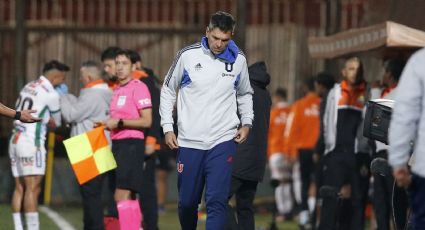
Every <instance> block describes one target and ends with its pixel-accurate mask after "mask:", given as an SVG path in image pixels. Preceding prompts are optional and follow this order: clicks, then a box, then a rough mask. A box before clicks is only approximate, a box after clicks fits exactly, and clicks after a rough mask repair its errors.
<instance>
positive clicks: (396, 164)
mask: <svg viewBox="0 0 425 230" xmlns="http://www.w3.org/2000/svg"><path fill="white" fill-rule="evenodd" d="M424 60H425V49H421V50H419V51H418V52H416V53H415V54H413V56H412V57H411V58H410V59H409V61H408V62H407V65H406V67H405V68H404V71H403V74H402V75H401V79H400V82H399V84H398V86H397V88H396V89H395V91H394V92H395V97H394V100H395V105H394V110H393V114H392V118H391V123H390V130H389V137H388V139H389V143H390V148H389V154H388V159H389V163H390V165H391V166H392V167H393V175H394V178H395V180H396V181H397V184H398V185H399V186H403V187H409V196H410V201H411V210H412V225H413V228H412V229H425V167H424V166H425V154H424V150H425V136H424V130H425V113H424V111H423V110H424V105H425V97H424V91H425V65H424V64H423V63H424ZM412 142H413V143H414V147H413V152H414V154H415V155H414V156H415V159H414V162H413V163H412V168H411V173H410V172H409V170H408V168H407V163H408V161H409V158H410V153H411V152H412V146H411V143H412Z"/></svg>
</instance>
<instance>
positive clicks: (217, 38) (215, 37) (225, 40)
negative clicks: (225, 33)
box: [212, 35, 230, 42]
mask: <svg viewBox="0 0 425 230" xmlns="http://www.w3.org/2000/svg"><path fill="white" fill-rule="evenodd" d="M212 37H213V38H214V39H215V40H222V41H224V42H227V41H229V40H230V38H227V39H220V38H219V37H217V36H214V35H212Z"/></svg>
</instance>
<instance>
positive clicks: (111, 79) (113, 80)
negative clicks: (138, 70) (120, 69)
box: [109, 76, 118, 82]
mask: <svg viewBox="0 0 425 230" xmlns="http://www.w3.org/2000/svg"><path fill="white" fill-rule="evenodd" d="M109 80H110V81H112V82H116V81H118V77H117V76H112V77H110V78H109Z"/></svg>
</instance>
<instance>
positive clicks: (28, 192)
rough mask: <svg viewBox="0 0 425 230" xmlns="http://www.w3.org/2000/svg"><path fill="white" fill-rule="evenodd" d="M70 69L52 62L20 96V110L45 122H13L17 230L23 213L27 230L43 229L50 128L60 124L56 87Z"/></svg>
mask: <svg viewBox="0 0 425 230" xmlns="http://www.w3.org/2000/svg"><path fill="white" fill-rule="evenodd" d="M68 71H69V67H68V66H67V65H65V64H63V63H61V62H59V61H56V60H52V61H50V62H48V63H46V64H45V65H44V67H43V75H42V76H40V77H39V78H38V79H37V80H35V81H31V82H29V83H28V84H26V85H25V87H24V88H23V89H22V90H21V92H20V93H19V97H18V99H17V101H16V109H17V110H31V109H34V110H36V111H37V112H36V113H35V114H34V115H35V116H37V117H39V118H41V119H42V120H41V121H40V122H38V123H23V122H21V121H20V120H16V121H15V122H14V124H13V125H14V128H13V131H12V137H11V138H10V143H9V157H10V161H11V167H12V174H13V177H14V178H15V190H14V191H13V196H12V212H13V222H14V225H15V229H23V224H22V219H21V213H24V216H25V222H26V226H27V229H30V230H37V229H39V228H40V223H39V218H38V212H37V208H38V203H37V201H38V195H39V193H40V190H41V189H40V186H41V181H42V179H43V176H44V174H45V171H46V154H47V152H46V148H45V147H44V142H45V139H46V138H45V137H46V132H47V127H49V128H50V127H52V128H54V127H57V126H60V124H61V113H60V103H59V97H60V96H59V92H58V91H57V89H55V87H57V86H59V85H61V84H62V83H63V82H64V80H65V75H66V72H68Z"/></svg>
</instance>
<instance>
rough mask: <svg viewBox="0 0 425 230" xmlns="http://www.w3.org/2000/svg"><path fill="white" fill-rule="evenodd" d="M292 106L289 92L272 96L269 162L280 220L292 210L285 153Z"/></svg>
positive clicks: (276, 92) (276, 93)
mask: <svg viewBox="0 0 425 230" xmlns="http://www.w3.org/2000/svg"><path fill="white" fill-rule="evenodd" d="M289 111H290V106H289V105H288V103H287V91H286V89H284V88H277V89H276V91H275V92H274V94H273V96H272V109H271V111H270V125H269V132H268V147H267V156H268V159H269V160H268V161H269V167H270V173H271V181H272V186H273V187H276V188H275V202H276V207H277V210H278V213H279V216H278V220H280V221H282V220H284V218H285V217H289V215H290V213H291V211H292V208H293V202H292V200H293V199H292V192H291V191H292V186H291V182H290V178H291V169H290V167H289V164H288V159H287V156H286V155H285V153H284V151H283V150H284V146H283V143H284V136H283V132H284V130H285V125H286V120H287V118H288V115H289Z"/></svg>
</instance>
